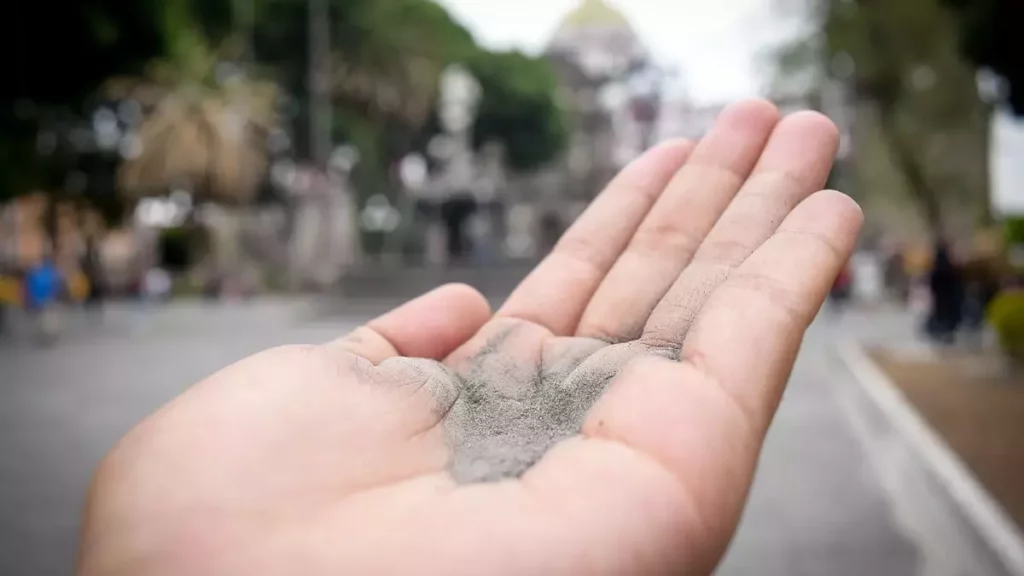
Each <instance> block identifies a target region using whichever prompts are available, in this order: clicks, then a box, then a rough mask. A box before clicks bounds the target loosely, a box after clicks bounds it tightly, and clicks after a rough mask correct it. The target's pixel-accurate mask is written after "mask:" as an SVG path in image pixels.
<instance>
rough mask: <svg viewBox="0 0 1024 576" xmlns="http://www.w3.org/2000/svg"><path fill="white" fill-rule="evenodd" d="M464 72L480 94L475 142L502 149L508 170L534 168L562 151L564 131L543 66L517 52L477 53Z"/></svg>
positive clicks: (550, 73)
mask: <svg viewBox="0 0 1024 576" xmlns="http://www.w3.org/2000/svg"><path fill="white" fill-rule="evenodd" d="M469 69H470V71H471V72H472V73H473V75H474V76H476V78H477V80H478V81H479V82H480V85H481V88H482V89H483V98H482V100H481V103H480V109H479V112H478V117H477V121H476V125H475V126H474V140H475V141H476V143H477V144H478V145H480V144H483V143H486V142H490V141H494V142H500V143H501V144H503V145H504V148H505V153H506V158H507V160H508V163H509V165H510V166H511V167H512V168H514V169H517V170H529V169H532V168H537V167H539V166H541V165H543V164H545V163H546V162H549V161H550V160H552V159H553V158H554V157H555V156H557V155H558V154H559V153H560V152H561V151H562V149H563V148H564V147H565V145H566V143H567V141H568V137H569V131H568V128H567V124H566V119H565V117H564V116H563V112H562V109H561V108H560V107H559V106H558V103H557V101H556V100H555V94H556V89H557V80H556V78H555V76H554V73H553V71H552V70H551V68H550V66H549V65H548V63H547V61H545V60H542V59H539V58H532V57H529V56H526V55H524V54H522V53H519V52H480V53H478V54H477V56H476V57H475V58H473V59H472V60H470V61H469Z"/></svg>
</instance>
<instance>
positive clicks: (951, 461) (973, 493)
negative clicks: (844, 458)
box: [838, 340, 1024, 576]
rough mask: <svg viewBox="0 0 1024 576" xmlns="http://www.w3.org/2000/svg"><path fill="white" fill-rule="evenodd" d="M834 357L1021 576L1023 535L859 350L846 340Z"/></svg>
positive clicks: (1023, 573) (1023, 569) (1023, 568)
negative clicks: (848, 371) (837, 354)
mask: <svg viewBox="0 0 1024 576" xmlns="http://www.w3.org/2000/svg"><path fill="white" fill-rule="evenodd" d="M838 352H839V357H840V358H841V359H842V360H843V362H844V363H845V364H846V366H847V368H848V369H849V370H850V372H851V373H852V374H853V376H854V379H855V380H856V381H857V383H858V384H860V386H861V387H862V388H863V390H864V391H865V392H866V393H867V396H868V397H869V398H870V399H871V401H872V402H874V404H875V405H876V406H877V407H878V408H879V410H881V412H882V413H883V414H884V415H885V416H886V417H887V418H888V419H889V420H890V422H891V423H892V425H893V427H894V428H895V429H896V430H897V431H898V432H900V433H901V434H902V435H903V436H904V437H905V439H906V440H907V441H908V442H909V443H910V444H911V445H912V446H913V447H914V448H915V449H916V450H917V453H918V454H919V455H920V457H921V459H922V460H923V461H924V463H925V465H926V466H928V467H929V468H930V469H931V471H932V472H933V473H934V474H935V476H936V478H937V479H938V480H939V482H940V483H941V484H942V486H943V487H944V488H945V489H946V491H947V492H948V493H949V495H950V496H951V497H952V499H953V501H954V502H955V503H956V504H957V505H959V507H960V510H961V512H962V513H963V515H964V516H965V517H966V518H967V519H968V520H969V521H970V522H971V524H972V525H973V526H974V527H975V529H977V530H978V532H979V534H980V535H981V537H982V538H983V539H984V540H985V541H986V543H987V544H988V545H989V546H990V547H991V548H992V551H993V552H995V554H996V555H997V556H998V557H999V559H1000V561H1001V562H1002V563H1003V565H1004V567H1005V568H1006V569H1007V570H1008V571H1009V572H1010V573H1012V574H1014V575H1016V576H1024V533H1022V532H1021V530H1020V529H1019V528H1018V527H1017V525H1016V524H1015V523H1014V521H1013V520H1011V519H1010V517H1009V516H1008V515H1007V514H1006V512H1005V511H1003V509H1002V507H1001V506H1000V505H999V504H998V503H997V502H996V501H995V500H994V499H993V498H992V496H991V495H989V493H988V491H987V490H986V489H985V488H984V487H983V486H982V485H981V483H980V482H979V481H978V479H977V478H976V477H975V476H974V473H973V472H971V471H970V469H969V468H968V467H967V465H966V464H964V462H963V461H962V460H961V459H960V457H959V456H957V455H956V453H954V452H953V450H952V449H951V448H949V446H947V445H946V443H945V442H944V441H943V440H942V439H941V437H940V436H939V435H938V433H937V432H936V431H935V430H934V429H933V428H932V427H931V426H930V425H929V424H928V423H927V422H926V421H925V420H924V419H923V418H922V417H921V416H920V415H919V414H918V413H917V411H916V410H914V408H912V407H911V406H910V404H909V402H907V400H906V398H904V396H903V394H902V393H901V392H900V391H899V390H898V389H897V388H896V385H895V384H893V383H892V381H891V380H890V379H889V377H888V376H887V375H885V374H884V373H883V372H882V370H881V368H879V367H878V366H877V365H876V364H875V362H874V361H873V360H871V359H870V358H869V357H868V355H867V354H866V353H865V352H864V349H863V347H862V346H861V345H860V344H858V343H857V342H854V341H852V340H847V341H845V342H842V343H841V344H840V345H839V347H838Z"/></svg>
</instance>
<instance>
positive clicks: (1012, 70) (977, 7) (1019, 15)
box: [943, 0, 1024, 115]
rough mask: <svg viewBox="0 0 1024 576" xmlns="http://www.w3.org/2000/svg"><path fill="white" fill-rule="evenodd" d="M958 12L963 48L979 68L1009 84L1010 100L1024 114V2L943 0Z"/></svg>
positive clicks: (1016, 110)
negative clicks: (1022, 25)
mask: <svg viewBox="0 0 1024 576" xmlns="http://www.w3.org/2000/svg"><path fill="white" fill-rule="evenodd" d="M943 1H944V2H945V3H946V4H947V5H950V6H952V7H953V8H955V9H956V11H957V16H958V21H959V28H960V45H961V47H962V48H963V50H964V53H965V54H966V55H967V57H968V58H970V59H971V61H972V62H974V63H975V64H977V65H978V66H982V67H986V68H989V69H991V70H992V71H993V72H995V73H996V74H998V75H1000V76H1002V77H1003V78H1004V79H1005V80H1006V81H1007V84H1008V88H1009V94H1008V101H1009V103H1010V105H1011V106H1012V108H1013V110H1014V111H1015V112H1016V113H1017V114H1022V115H1024V35H1022V34H1021V33H1020V25H1021V22H1024V3H1022V2H1020V0H943Z"/></svg>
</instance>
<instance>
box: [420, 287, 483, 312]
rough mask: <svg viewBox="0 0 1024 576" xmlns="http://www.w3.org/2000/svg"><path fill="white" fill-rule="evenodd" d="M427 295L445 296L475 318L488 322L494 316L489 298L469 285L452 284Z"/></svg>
mask: <svg viewBox="0 0 1024 576" xmlns="http://www.w3.org/2000/svg"><path fill="white" fill-rule="evenodd" d="M427 294H428V295H429V294H439V295H443V297H444V298H445V299H451V300H452V301H455V302H458V303H459V304H461V307H462V308H463V309H464V312H465V313H467V314H469V313H472V314H473V315H474V316H475V317H482V318H484V319H485V320H486V319H487V318H490V316H491V314H492V312H491V303H490V301H488V300H487V297H486V296H484V295H483V293H481V292H480V291H479V290H477V289H476V288H474V287H472V286H470V285H469V284H465V283H462V282H452V283H450V284H444V285H442V286H440V287H438V288H435V289H434V290H433V291H431V292H428V293H427Z"/></svg>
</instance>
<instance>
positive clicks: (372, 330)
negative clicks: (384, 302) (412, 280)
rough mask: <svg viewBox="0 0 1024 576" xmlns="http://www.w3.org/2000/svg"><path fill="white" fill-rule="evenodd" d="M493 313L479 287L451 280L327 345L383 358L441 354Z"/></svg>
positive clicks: (375, 360) (376, 359)
mask: <svg viewBox="0 0 1024 576" xmlns="http://www.w3.org/2000/svg"><path fill="white" fill-rule="evenodd" d="M490 318H491V307H490V304H488V303H487V299H486V298H484V297H483V295H482V294H480V292H478V291H477V290H476V289H475V288H472V287H471V286H467V285H465V284H446V285H444V286H441V287H440V288H437V289H435V290H432V291H430V292H427V293H426V294H424V295H422V296H420V297H418V298H416V299H414V300H411V301H409V302H406V303H405V304H403V305H401V306H399V307H397V308H395V309H394V310H391V311H390V312H387V313H386V314H384V315H382V316H379V317H377V318H375V319H373V320H371V321H370V322H368V323H366V324H365V325H363V326H360V327H359V328H356V329H355V330H353V331H352V332H350V333H349V334H347V335H346V336H343V337H342V338H340V339H338V340H335V341H334V342H331V343H330V344H328V345H327V347H328V349H331V350H337V351H341V352H348V353H351V354H355V355H357V356H361V357H363V358H366V359H367V360H369V361H370V362H372V363H374V364H379V363H381V362H383V361H384V360H387V359H388V358H391V357H394V356H409V357H414V358H429V359H432V360H440V359H442V358H444V357H446V356H447V355H448V354H450V353H451V352H452V351H454V350H455V349H456V348H458V347H459V346H461V345H462V344H463V343H465V342H466V341H467V340H469V339H470V338H471V337H472V336H473V335H474V334H476V332H477V331H478V330H479V329H480V328H481V327H482V326H483V325H484V323H485V322H487V321H488V320H489V319H490Z"/></svg>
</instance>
